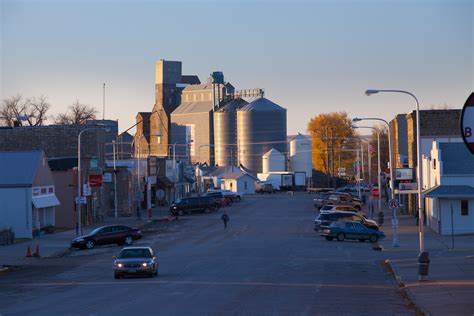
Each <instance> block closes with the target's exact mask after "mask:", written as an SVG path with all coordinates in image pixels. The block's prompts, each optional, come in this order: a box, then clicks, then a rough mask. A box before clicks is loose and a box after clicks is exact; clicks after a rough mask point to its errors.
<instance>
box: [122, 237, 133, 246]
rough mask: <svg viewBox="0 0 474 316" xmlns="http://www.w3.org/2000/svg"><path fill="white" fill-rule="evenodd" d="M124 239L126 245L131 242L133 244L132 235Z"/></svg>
mask: <svg viewBox="0 0 474 316" xmlns="http://www.w3.org/2000/svg"><path fill="white" fill-rule="evenodd" d="M123 241H124V243H125V245H127V246H130V245H131V244H133V238H132V236H126V237H125V238H124V240H123Z"/></svg>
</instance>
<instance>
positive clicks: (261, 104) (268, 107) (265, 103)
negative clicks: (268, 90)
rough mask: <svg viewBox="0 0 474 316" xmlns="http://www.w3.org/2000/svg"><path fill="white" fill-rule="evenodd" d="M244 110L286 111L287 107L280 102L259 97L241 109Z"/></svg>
mask: <svg viewBox="0 0 474 316" xmlns="http://www.w3.org/2000/svg"><path fill="white" fill-rule="evenodd" d="M239 111H242V112H248V111H286V109H284V108H282V107H281V106H279V105H278V104H276V103H274V102H272V101H270V100H268V99H266V98H258V99H256V100H254V101H252V102H251V103H249V104H247V105H246V106H244V107H242V108H241V109H239Z"/></svg>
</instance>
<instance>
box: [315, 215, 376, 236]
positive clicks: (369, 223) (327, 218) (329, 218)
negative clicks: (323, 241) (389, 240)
mask: <svg viewBox="0 0 474 316" xmlns="http://www.w3.org/2000/svg"><path fill="white" fill-rule="evenodd" d="M337 221H345V222H347V221H355V222H359V223H361V224H362V225H364V226H366V227H368V228H372V229H375V230H378V229H379V226H378V225H377V223H376V222H375V221H373V220H371V219H367V218H365V216H363V215H361V214H357V213H355V212H345V211H337V212H324V211H323V212H321V214H319V216H318V217H317V218H316V219H315V220H314V227H313V229H314V231H316V232H317V231H320V230H322V229H325V228H327V227H329V226H330V225H331V223H332V222H337Z"/></svg>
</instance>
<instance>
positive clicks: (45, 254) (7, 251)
mask: <svg viewBox="0 0 474 316" xmlns="http://www.w3.org/2000/svg"><path fill="white" fill-rule="evenodd" d="M141 214H142V216H141V220H138V219H137V217H136V216H135V217H118V218H114V217H108V218H105V219H104V221H102V222H99V223H95V224H93V225H90V226H87V227H83V232H84V234H85V235H86V234H88V233H90V232H91V231H92V230H93V229H95V228H97V227H100V226H105V225H114V224H122V225H126V226H131V227H138V228H141V227H143V226H145V225H146V224H148V223H150V222H151V221H153V220H163V219H165V218H167V216H168V215H169V214H168V208H165V207H160V208H154V209H153V210H152V214H151V215H152V216H151V218H150V217H149V216H148V212H147V210H142V212H141ZM134 215H136V214H134ZM75 237H77V235H76V230H75V229H71V230H67V231H64V232H60V233H56V234H51V235H44V236H42V237H38V238H34V239H32V240H29V241H24V242H19V243H15V244H13V245H7V246H0V268H1V267H2V266H21V265H26V264H28V263H31V262H34V260H38V258H27V257H26V253H27V249H28V246H30V247H31V252H32V253H34V252H35V251H36V247H37V246H39V251H40V255H41V258H55V257H61V256H63V255H64V254H66V253H67V252H68V251H69V244H70V242H71V240H72V239H73V238H75Z"/></svg>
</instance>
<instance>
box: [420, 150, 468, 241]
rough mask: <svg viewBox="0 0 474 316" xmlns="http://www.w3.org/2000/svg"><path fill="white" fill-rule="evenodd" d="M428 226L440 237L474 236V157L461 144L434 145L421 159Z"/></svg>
mask: <svg viewBox="0 0 474 316" xmlns="http://www.w3.org/2000/svg"><path fill="white" fill-rule="evenodd" d="M423 189H424V190H425V191H424V197H425V210H426V219H427V224H428V226H429V227H430V228H431V229H433V230H434V231H436V232H438V233H439V234H441V235H449V234H451V233H452V231H453V233H454V234H469V233H474V155H471V153H470V152H469V151H468V150H467V148H466V147H465V145H464V144H463V143H443V142H439V141H433V143H432V149H431V155H430V157H423Z"/></svg>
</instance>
